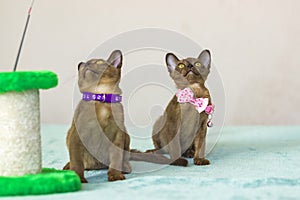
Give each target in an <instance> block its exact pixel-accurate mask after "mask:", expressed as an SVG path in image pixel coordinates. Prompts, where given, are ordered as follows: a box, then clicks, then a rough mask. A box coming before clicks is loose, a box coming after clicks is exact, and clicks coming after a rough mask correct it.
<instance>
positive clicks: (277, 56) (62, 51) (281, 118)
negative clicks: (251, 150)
mask: <svg viewBox="0 0 300 200" xmlns="http://www.w3.org/2000/svg"><path fill="white" fill-rule="evenodd" d="M29 4H30V1H29V0H26V1H25V0H22V1H21V0H0V27H1V31H0V44H1V45H0V55H1V56H0V58H1V59H0V71H10V70H11V69H12V65H13V64H14V60H15V56H16V53H17V48H18V46H19V42H20V39H21V34H22V32H23V27H24V24H25V20H26V14H27V9H28V6H29ZM299 10H300V1H297V0H251V1H250V0H247V1H246V0H228V1H224V0H211V1H202V0H200V1H199V0H197V1H196V0H193V1H179V0H172V1H161V0H151V1H141V0H139V1H137V0H136V1H133V0H126V1H121V0H119V1H117V0H116V1H100V0H85V1H83V0H81V1H79V0H64V1H61V0H51V1H50V0H48V1H46V0H36V1H35V4H34V8H33V12H32V16H31V21H30V24H29V29H28V32H27V36H26V40H25V43H24V48H23V51H22V55H21V60H20V63H19V70H38V69H49V70H52V71H54V72H56V73H57V74H58V75H59V79H60V84H59V86H58V87H57V88H55V89H51V90H49V91H42V92H41V111H42V122H43V123H63V124H69V123H70V121H71V118H72V115H73V90H74V81H75V78H74V77H75V76H76V66H77V63H78V62H79V61H82V60H85V59H86V58H87V57H88V55H89V54H90V52H91V51H92V50H94V49H95V48H96V47H97V46H98V45H99V44H101V43H102V42H104V41H106V40H107V39H109V38H111V37H112V36H114V35H116V34H119V33H122V32H124V31H129V30H132V29H137V28H143V27H157V28H166V29H170V30H174V31H177V32H179V33H182V34H184V35H186V36H188V37H190V38H192V39H193V40H195V41H196V42H197V43H199V44H200V45H201V46H203V47H205V48H209V49H210V50H211V51H212V54H213V60H214V63H215V64H216V66H217V67H218V70H219V73H220V74H221V76H222V79H223V83H224V87H225V93H226V120H225V124H226V125H299V122H300V118H299V113H300V112H299V111H300V106H299V105H298V104H299V102H300V94H299V86H300V78H299V74H300V69H299V68H300V66H299V64H300V56H299V52H300V20H299V19H300V14H299ZM195 54H198V53H196V52H195ZM103 56H105V57H106V56H107V55H103ZM192 56H193V55H192ZM161 62H162V64H163V59H162V60H161ZM75 90H76V87H75ZM124 92H125V91H124ZM140 114H141V115H142V114H143V113H140Z"/></svg>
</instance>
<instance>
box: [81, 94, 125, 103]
mask: <svg viewBox="0 0 300 200" xmlns="http://www.w3.org/2000/svg"><path fill="white" fill-rule="evenodd" d="M82 100H84V101H100V102H103V103H120V102H121V101H122V96H120V95H118V94H93V93H90V92H83V93H82Z"/></svg>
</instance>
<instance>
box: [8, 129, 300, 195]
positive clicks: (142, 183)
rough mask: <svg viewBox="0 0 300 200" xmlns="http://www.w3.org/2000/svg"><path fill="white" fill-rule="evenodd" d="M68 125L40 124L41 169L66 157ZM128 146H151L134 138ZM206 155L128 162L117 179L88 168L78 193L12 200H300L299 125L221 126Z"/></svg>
mask: <svg viewBox="0 0 300 200" xmlns="http://www.w3.org/2000/svg"><path fill="white" fill-rule="evenodd" d="M67 129H68V127H67V126H55V125H44V126H42V145H43V146H42V148H43V167H50V168H51V167H54V168H57V169H60V168H62V167H63V166H64V164H65V163H66V162H67V161H68V152H67V149H66V145H65V137H66V133H67ZM131 131H134V130H131ZM131 147H132V148H139V149H141V150H144V149H147V148H152V144H151V140H149V139H147V140H143V141H141V140H135V139H134V138H133V139H132V145H131ZM207 158H208V159H209V160H210V161H211V165H209V166H194V165H193V164H192V162H193V161H192V159H190V160H189V166H188V167H176V166H164V165H157V164H148V163H144V162H131V163H132V166H133V173H131V174H128V175H126V178H127V179H126V180H125V181H117V182H107V176H106V172H107V171H106V170H100V171H87V172H86V173H85V176H86V177H87V180H88V181H89V183H88V184H83V187H82V190H81V191H79V192H74V193H65V194H54V195H45V196H26V197H17V198H14V199H18V198H22V199H72V200H75V199H78V200H79V199H87V200H93V199H97V200H98V199H100V200H104V199H109V200H112V199H114V200H116V199H130V200H132V199H139V200H142V199H194V200H195V199H272V200H273V199H300V159H299V158H300V127H225V128H224V129H223V131H222V134H221V136H220V138H219V140H218V142H217V145H216V146H215V147H214V148H213V150H212V151H211V152H210V153H209V154H208V156H207ZM141 169H142V170H141ZM3 199H6V198H3Z"/></svg>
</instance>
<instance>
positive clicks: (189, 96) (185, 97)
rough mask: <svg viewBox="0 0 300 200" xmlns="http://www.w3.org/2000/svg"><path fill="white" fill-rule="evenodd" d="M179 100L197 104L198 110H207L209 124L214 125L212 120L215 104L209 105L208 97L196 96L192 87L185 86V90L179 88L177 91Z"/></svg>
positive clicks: (209, 125)
mask: <svg viewBox="0 0 300 200" xmlns="http://www.w3.org/2000/svg"><path fill="white" fill-rule="evenodd" d="M176 96H177V102H179V103H190V104H192V105H194V106H195V108H196V110H197V111H198V112H199V113H201V112H203V111H205V112H206V113H207V114H208V119H209V120H208V122H207V126H208V127H212V126H213V124H212V122H211V118H212V114H213V112H214V109H215V105H213V104H211V105H208V101H209V99H208V98H194V93H193V91H192V89H191V88H184V89H183V90H181V89H179V90H178V92H177V93H176Z"/></svg>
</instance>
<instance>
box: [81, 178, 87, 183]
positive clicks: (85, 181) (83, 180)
mask: <svg viewBox="0 0 300 200" xmlns="http://www.w3.org/2000/svg"><path fill="white" fill-rule="evenodd" d="M80 182H81V183H88V181H87V180H86V179H85V178H84V177H80Z"/></svg>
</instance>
